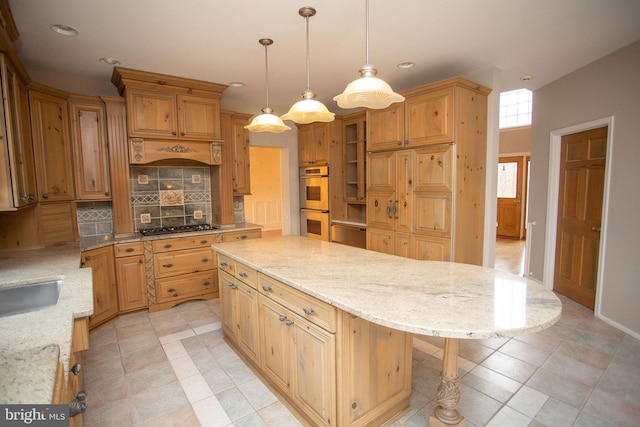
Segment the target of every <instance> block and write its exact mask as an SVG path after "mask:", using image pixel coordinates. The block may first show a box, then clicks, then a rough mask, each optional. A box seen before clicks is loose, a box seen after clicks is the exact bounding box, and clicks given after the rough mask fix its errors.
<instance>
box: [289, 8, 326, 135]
mask: <svg viewBox="0 0 640 427" xmlns="http://www.w3.org/2000/svg"><path fill="white" fill-rule="evenodd" d="M298 14H299V15H300V16H302V17H303V18H305V21H306V23H307V90H305V91H304V92H303V93H302V99H301V100H300V101H298V102H296V103H295V104H293V105H292V106H291V108H290V109H289V111H288V112H287V114H284V115H282V116H280V118H281V119H282V120H291V121H292V122H295V123H298V124H308V123H313V122H332V121H333V120H334V119H335V114H333V113H332V112H330V111H329V110H328V109H327V107H326V106H325V105H324V104H323V103H322V102H320V101H317V100H316V99H315V97H316V94H315V93H313V92H312V91H311V89H309V81H310V78H309V18H310V17H311V16H314V15H315V14H316V10H315V9H314V8H312V7H303V8H300V10H299V11H298Z"/></svg>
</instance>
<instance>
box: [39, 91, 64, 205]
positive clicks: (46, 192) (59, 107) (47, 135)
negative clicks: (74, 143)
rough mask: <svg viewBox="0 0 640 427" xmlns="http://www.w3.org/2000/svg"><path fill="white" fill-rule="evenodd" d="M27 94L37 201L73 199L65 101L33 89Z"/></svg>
mask: <svg viewBox="0 0 640 427" xmlns="http://www.w3.org/2000/svg"><path fill="white" fill-rule="evenodd" d="M29 97H30V104H31V124H32V130H33V147H34V150H35V162H36V175H37V181H38V190H39V197H40V201H49V202H57V201H68V200H73V166H72V165H73V163H72V161H71V143H70V140H69V125H68V122H69V120H68V114H67V101H66V100H65V99H62V98H59V97H57V96H53V95H49V94H45V93H40V92H36V91H31V92H30V94H29Z"/></svg>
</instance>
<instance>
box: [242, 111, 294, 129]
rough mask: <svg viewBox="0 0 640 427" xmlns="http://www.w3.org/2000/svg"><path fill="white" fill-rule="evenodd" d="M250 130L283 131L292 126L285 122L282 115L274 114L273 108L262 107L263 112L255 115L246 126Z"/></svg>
mask: <svg viewBox="0 0 640 427" xmlns="http://www.w3.org/2000/svg"><path fill="white" fill-rule="evenodd" d="M244 128H245V129H248V130H249V132H273V133H282V132H284V131H287V130H291V128H290V127H289V126H287V125H285V124H284V123H283V121H282V120H281V119H280V117H278V116H276V115H275V114H273V110H272V109H271V108H269V107H265V108H263V109H262V114H260V115H258V116H255V117H254V118H253V120H251V124H249V125H246V126H245V127H244Z"/></svg>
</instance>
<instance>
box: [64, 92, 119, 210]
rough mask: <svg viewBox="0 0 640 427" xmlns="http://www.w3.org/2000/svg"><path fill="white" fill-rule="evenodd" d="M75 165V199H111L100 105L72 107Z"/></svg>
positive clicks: (103, 123) (102, 113)
mask: <svg viewBox="0 0 640 427" xmlns="http://www.w3.org/2000/svg"><path fill="white" fill-rule="evenodd" d="M69 111H70V113H71V135H72V140H73V154H74V166H75V183H76V198H77V199H81V200H104V199H111V184H110V181H109V157H108V152H107V138H106V128H105V122H104V107H103V106H102V105H100V104H97V103H96V104H89V103H77V102H73V101H71V102H70V104H69Z"/></svg>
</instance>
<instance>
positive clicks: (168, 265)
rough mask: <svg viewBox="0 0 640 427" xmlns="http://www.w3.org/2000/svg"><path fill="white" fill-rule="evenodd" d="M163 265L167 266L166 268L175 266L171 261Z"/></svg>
mask: <svg viewBox="0 0 640 427" xmlns="http://www.w3.org/2000/svg"><path fill="white" fill-rule="evenodd" d="M163 267H165V268H171V267H173V264H171V263H169V264H165V265H163Z"/></svg>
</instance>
